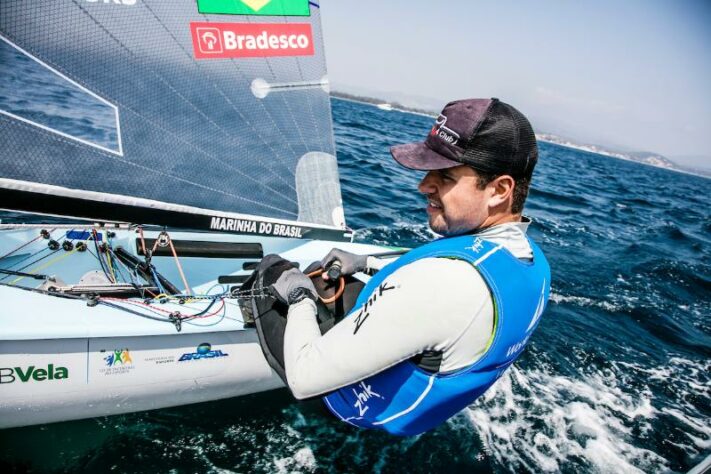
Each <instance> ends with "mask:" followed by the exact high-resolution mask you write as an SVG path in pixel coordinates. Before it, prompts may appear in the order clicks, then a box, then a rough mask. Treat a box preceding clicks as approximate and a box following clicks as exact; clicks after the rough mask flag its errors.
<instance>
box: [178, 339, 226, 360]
mask: <svg viewBox="0 0 711 474" xmlns="http://www.w3.org/2000/svg"><path fill="white" fill-rule="evenodd" d="M228 355H229V354H225V353H224V352H222V351H221V350H219V349H216V350H212V345H211V344H210V343H209V342H203V343H202V344H200V345H199V346H197V350H196V351H195V352H188V353H187V354H183V355H181V356H180V359H178V362H185V361H186V360H199V359H214V358H216V357H227V356H228Z"/></svg>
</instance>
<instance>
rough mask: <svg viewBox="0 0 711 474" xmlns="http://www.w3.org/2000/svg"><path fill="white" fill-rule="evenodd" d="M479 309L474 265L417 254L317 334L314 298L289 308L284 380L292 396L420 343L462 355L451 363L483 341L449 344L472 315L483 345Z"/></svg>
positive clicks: (366, 372) (324, 388)
mask: <svg viewBox="0 0 711 474" xmlns="http://www.w3.org/2000/svg"><path fill="white" fill-rule="evenodd" d="M487 310H488V311H491V302H490V295H489V291H488V289H487V287H486V284H485V283H484V281H483V280H482V278H481V276H479V274H478V272H477V271H476V270H475V269H474V268H473V267H472V266H471V265H470V264H469V263H467V262H463V261H459V260H448V259H438V258H437V259H436V258H429V259H423V260H419V261H417V262H414V263H412V264H410V265H407V266H406V267H403V268H401V269H399V270H398V271H396V272H395V273H393V274H392V275H390V276H389V277H388V278H386V279H385V281H384V282H383V283H382V284H381V285H380V286H379V287H378V288H377V289H376V290H375V291H374V292H373V293H372V295H371V297H370V298H369V303H368V304H366V305H365V306H364V307H363V308H361V309H360V310H358V311H356V312H355V313H353V314H352V315H351V316H349V317H348V318H346V319H344V320H343V321H341V322H340V323H338V324H337V325H336V326H334V327H333V328H332V329H331V330H330V331H329V332H328V333H326V334H325V335H323V336H321V334H320V331H319V328H318V324H317V322H316V318H315V314H316V306H315V304H314V303H313V302H312V301H309V300H304V301H302V302H300V303H298V304H295V305H292V306H291V307H290V308H289V314H288V320H287V325H286V333H285V335H284V365H285V369H286V378H287V380H288V383H289V387H290V388H291V390H292V392H293V393H294V395H295V396H296V397H297V398H308V397H313V396H316V395H320V394H323V393H327V392H331V391H333V390H336V389H338V388H341V387H343V386H346V385H349V384H351V383H354V382H357V381H360V380H363V379H365V378H367V377H369V376H371V375H374V374H376V373H378V372H381V371H383V370H385V369H387V368H389V367H391V366H393V365H395V364H397V363H399V362H401V361H403V360H406V359H409V358H411V357H412V356H414V355H416V354H419V353H421V352H423V351H425V350H433V351H442V352H443V353H445V354H450V355H452V356H453V357H459V358H462V359H463V360H462V361H454V362H455V364H456V362H461V365H462V366H464V365H467V364H469V363H471V362H473V359H472V357H473V354H476V353H479V352H481V351H482V350H483V347H471V348H467V350H464V351H462V350H454V351H452V347H453V346H455V344H457V343H459V342H460V340H461V338H462V334H466V333H467V332H468V331H470V330H471V329H472V325H474V326H476V325H477V324H479V323H481V324H482V327H481V328H477V327H474V329H475V332H477V331H476V330H478V332H479V333H484V334H482V337H480V338H479V339H480V340H481V341H483V342H481V345H485V343H486V340H488V336H489V335H490V334H491V330H492V324H491V321H492V318H491V315H488V317H486V316H487V315H486V314H485V313H486V312H487ZM482 314H484V315H485V316H484V317H480V316H481V315H482ZM461 342H465V343H466V342H467V341H461ZM476 344H479V343H475V344H473V345H474V346H475V345H476ZM470 345H471V344H470ZM455 349H456V348H455ZM469 349H471V350H469ZM465 359H466V360H465ZM449 362H450V365H451V362H452V361H449Z"/></svg>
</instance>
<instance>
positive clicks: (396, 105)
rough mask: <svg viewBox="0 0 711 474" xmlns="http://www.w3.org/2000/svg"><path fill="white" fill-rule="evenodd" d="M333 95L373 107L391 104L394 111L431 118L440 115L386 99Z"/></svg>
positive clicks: (333, 92)
mask: <svg viewBox="0 0 711 474" xmlns="http://www.w3.org/2000/svg"><path fill="white" fill-rule="evenodd" d="M331 95H332V96H333V97H337V98H339V99H346V100H353V101H355V102H363V103H366V104H373V105H379V104H390V105H391V106H392V108H393V109H397V110H401V111H403V112H413V113H416V114H422V115H428V116H431V117H436V116H437V114H438V112H433V111H431V110H425V109H420V108H417V107H409V106H407V105H402V104H401V103H399V102H390V101H388V100H385V99H378V98H375V97H365V96H361V95H355V94H349V93H347V92H338V91H331Z"/></svg>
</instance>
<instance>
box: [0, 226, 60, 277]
mask: <svg viewBox="0 0 711 474" xmlns="http://www.w3.org/2000/svg"><path fill="white" fill-rule="evenodd" d="M55 230H57V229H52V230H51V231H49V237H48V240H51V239H52V232H54V231H55ZM45 250H49V248H48V247H43V248H41V249H39V250H38V251H36V252H33V253H31V254H29V255H27V256H26V257H24V258H21V259H20V260H18V261H17V262H15V263H13V264H12V265H10V266H9V267H8V268H12V267H14V266H16V265H19V264H20V263H22V262H26V261H27V260H29V259H30V258H32V257H36V256H37V255H39V254H40V253H42V252H44V251H45ZM29 265H32V264H31V263H30V264H28V266H29ZM24 268H27V267H24ZM19 270H23V268H20V269H19ZM5 278H7V277H4V278H0V281H2V280H4V279H5Z"/></svg>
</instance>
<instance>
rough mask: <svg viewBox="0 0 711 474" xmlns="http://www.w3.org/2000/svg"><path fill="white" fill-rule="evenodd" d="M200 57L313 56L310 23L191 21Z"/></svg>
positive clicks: (196, 52) (196, 51)
mask: <svg viewBox="0 0 711 474" xmlns="http://www.w3.org/2000/svg"><path fill="white" fill-rule="evenodd" d="M190 32H191V34H192V37H193V51H194V53H195V58H197V59H224V58H253V57H266V56H313V54H314V45H313V35H312V33H311V25H310V24H308V23H205V22H191V23H190Z"/></svg>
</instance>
